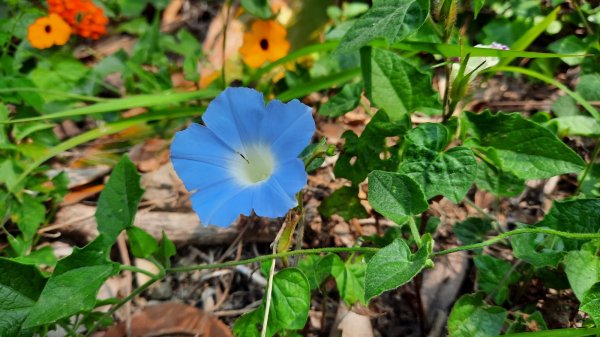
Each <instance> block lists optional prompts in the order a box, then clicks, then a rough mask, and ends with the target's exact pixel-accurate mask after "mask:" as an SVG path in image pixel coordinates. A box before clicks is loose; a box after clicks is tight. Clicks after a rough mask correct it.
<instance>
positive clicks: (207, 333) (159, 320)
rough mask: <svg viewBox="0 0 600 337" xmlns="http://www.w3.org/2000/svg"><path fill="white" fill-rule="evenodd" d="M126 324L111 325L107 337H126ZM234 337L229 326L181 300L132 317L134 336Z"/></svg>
mask: <svg viewBox="0 0 600 337" xmlns="http://www.w3.org/2000/svg"><path fill="white" fill-rule="evenodd" d="M125 330H126V329H125V323H123V322H121V323H119V324H117V325H115V326H113V327H111V328H110V329H109V330H108V331H107V332H106V334H105V335H104V337H125V336H126V335H127V334H126V331H125ZM150 336H171V337H178V336H181V337H184V336H185V337H189V336H202V337H233V334H232V333H231V331H230V329H229V327H227V325H225V323H223V322H222V321H221V320H219V319H218V318H216V317H213V316H208V315H207V314H206V313H205V312H203V311H202V310H200V309H198V308H196V307H193V306H190V305H186V304H181V303H174V302H167V303H162V304H159V305H153V306H148V307H146V308H145V309H144V310H142V311H141V312H140V313H138V314H136V315H134V316H133V317H132V319H131V337H150Z"/></svg>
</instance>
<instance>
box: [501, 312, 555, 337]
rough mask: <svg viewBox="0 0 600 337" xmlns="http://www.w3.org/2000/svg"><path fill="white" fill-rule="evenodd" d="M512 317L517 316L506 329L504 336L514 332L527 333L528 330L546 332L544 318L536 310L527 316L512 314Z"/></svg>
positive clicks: (524, 314)
mask: <svg viewBox="0 0 600 337" xmlns="http://www.w3.org/2000/svg"><path fill="white" fill-rule="evenodd" d="M513 315H515V316H517V318H516V319H515V320H514V321H513V322H512V323H511V324H510V326H509V327H508V329H506V335H508V334H511V333H516V332H527V331H530V330H534V331H540V330H548V326H547V325H546V321H544V316H542V313H541V312H539V311H537V310H536V311H534V312H533V313H528V314H526V313H519V312H513Z"/></svg>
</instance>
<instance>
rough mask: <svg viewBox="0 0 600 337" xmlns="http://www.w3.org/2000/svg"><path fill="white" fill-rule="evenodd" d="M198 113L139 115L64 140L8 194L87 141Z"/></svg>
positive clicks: (35, 165)
mask: <svg viewBox="0 0 600 337" xmlns="http://www.w3.org/2000/svg"><path fill="white" fill-rule="evenodd" d="M200 113H201V111H193V112H189V111H184V112H182V113H178V114H173V113H156V114H145V115H140V116H139V117H133V118H128V119H124V120H121V121H118V122H114V123H110V124H107V125H105V126H101V127H99V128H96V129H93V130H90V131H87V132H84V133H82V134H80V135H77V136H75V137H73V138H69V139H67V140H65V141H64V142H62V143H60V144H58V145H56V146H54V147H53V148H51V149H49V150H48V151H47V152H46V153H45V154H44V155H43V156H41V157H39V158H37V159H36V160H35V161H34V162H33V163H32V164H30V165H29V166H28V167H27V168H26V169H25V170H24V171H23V173H21V175H19V177H17V180H16V182H15V184H14V185H13V186H14V188H13V189H11V190H9V192H11V193H13V192H15V191H14V189H15V188H17V187H18V186H19V185H21V183H22V182H23V181H25V178H27V176H28V175H29V174H31V173H32V172H33V171H34V170H35V169H37V168H38V167H39V166H40V165H42V164H43V163H44V162H46V161H47V160H49V159H51V158H53V157H54V156H56V155H58V154H60V153H61V152H63V151H67V150H70V149H72V148H74V147H76V146H78V145H81V144H83V143H86V142H88V141H92V140H94V139H96V138H99V137H101V136H106V135H112V134H115V133H117V132H120V131H123V130H125V129H127V128H129V127H132V126H134V125H137V124H140V123H144V122H147V121H152V120H159V119H163V118H177V117H188V116H192V115H195V114H200Z"/></svg>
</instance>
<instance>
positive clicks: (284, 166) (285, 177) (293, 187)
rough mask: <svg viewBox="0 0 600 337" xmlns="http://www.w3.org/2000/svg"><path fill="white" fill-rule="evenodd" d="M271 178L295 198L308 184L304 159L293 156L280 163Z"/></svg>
mask: <svg viewBox="0 0 600 337" xmlns="http://www.w3.org/2000/svg"><path fill="white" fill-rule="evenodd" d="M271 179H274V180H276V181H277V182H278V183H279V185H280V186H281V187H283V189H284V190H285V191H286V193H287V194H288V195H289V196H290V197H292V198H295V196H296V193H298V192H299V191H300V190H301V189H302V188H303V187H304V186H306V180H307V179H308V175H307V174H306V170H305V169H304V163H303V162H302V160H300V159H298V158H293V159H290V160H288V161H286V162H283V163H279V164H278V167H277V170H276V171H275V172H273V175H272V176H271Z"/></svg>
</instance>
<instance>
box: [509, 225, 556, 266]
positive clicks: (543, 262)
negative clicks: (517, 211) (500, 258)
mask: <svg viewBox="0 0 600 337" xmlns="http://www.w3.org/2000/svg"><path fill="white" fill-rule="evenodd" d="M511 245H512V248H513V254H514V255H515V257H517V258H519V259H521V260H523V261H525V262H527V263H529V264H531V265H532V266H534V267H536V268H543V267H553V268H554V267H556V266H558V264H559V263H560V261H561V260H562V258H563V256H564V255H565V252H564V251H563V241H562V239H561V238H559V237H556V236H554V235H544V234H541V233H540V234H533V233H527V234H519V235H515V236H513V237H512V238H511Z"/></svg>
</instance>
